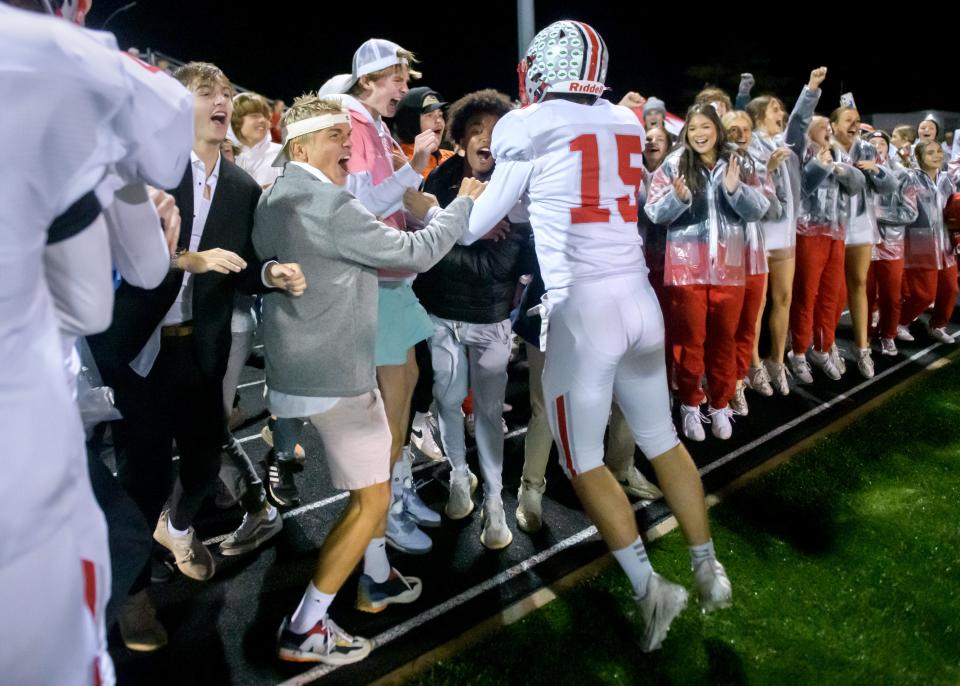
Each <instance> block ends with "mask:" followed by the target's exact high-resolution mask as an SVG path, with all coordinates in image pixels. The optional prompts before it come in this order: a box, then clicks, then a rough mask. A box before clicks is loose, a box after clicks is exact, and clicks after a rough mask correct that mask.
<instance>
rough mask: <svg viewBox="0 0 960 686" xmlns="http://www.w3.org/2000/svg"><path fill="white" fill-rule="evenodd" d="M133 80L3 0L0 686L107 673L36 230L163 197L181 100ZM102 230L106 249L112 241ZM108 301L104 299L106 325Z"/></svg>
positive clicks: (98, 556)
mask: <svg viewBox="0 0 960 686" xmlns="http://www.w3.org/2000/svg"><path fill="white" fill-rule="evenodd" d="M139 71H143V70H142V67H140V66H138V65H137V63H136V62H133V61H132V60H131V58H130V57H129V56H124V55H123V54H121V53H120V52H119V51H118V50H117V46H116V42H115V41H113V39H112V37H111V36H109V34H101V33H96V32H92V31H86V30H83V29H80V28H79V27H77V26H73V25H71V24H69V23H67V22H64V21H62V20H60V19H56V18H53V17H47V16H42V15H38V14H34V13H30V12H25V11H22V10H18V9H13V8H11V7H9V6H7V5H5V4H0V97H3V99H4V102H5V103H6V104H5V107H4V114H3V121H4V123H5V124H6V125H7V126H6V128H7V129H8V131H9V135H7V136H4V138H3V142H2V143H0V156H2V159H3V160H4V164H5V168H6V169H8V171H9V173H8V174H5V175H4V183H3V184H0V273H2V274H3V277H4V282H5V286H4V289H3V291H2V292H0V358H2V359H3V360H4V374H3V377H2V380H0V431H2V432H3V433H4V435H5V436H7V437H8V439H9V441H12V442H11V443H8V445H7V448H6V451H5V462H4V464H5V467H6V474H5V478H4V479H3V480H2V484H0V605H2V606H3V607H4V611H5V615H6V616H8V617H10V618H16V621H15V622H13V621H8V622H6V623H5V627H4V629H3V630H0V673H2V674H3V675H4V676H3V680H4V681H5V682H9V683H18V684H60V683H71V684H81V683H90V684H99V683H103V682H105V681H110V680H111V679H112V668H111V665H110V663H109V658H107V657H106V656H105V654H103V653H102V651H103V648H104V644H103V635H102V611H103V608H104V605H105V603H106V600H107V598H108V596H109V588H110V577H109V556H108V551H107V540H106V527H105V523H104V521H103V515H102V513H101V512H100V510H99V508H98V507H97V505H96V502H95V500H94V499H93V494H92V492H91V489H90V483H89V477H88V475H87V463H86V455H85V451H84V445H83V438H84V437H83V428H82V426H81V423H80V416H79V412H78V410H77V407H76V404H75V403H74V402H73V400H72V398H71V396H70V392H69V390H68V384H67V381H66V376H65V374H64V364H63V353H62V348H61V338H60V334H59V331H58V329H59V326H60V322H59V321H58V319H57V317H56V315H55V312H54V307H53V303H52V299H51V296H50V290H49V288H48V284H47V280H46V278H45V274H44V254H45V249H46V243H47V229H48V228H49V227H50V225H51V224H52V222H53V221H54V219H55V218H57V217H59V216H60V215H62V214H63V213H64V212H65V211H66V210H67V209H68V208H69V207H71V205H73V204H74V203H75V202H76V201H77V200H78V199H80V198H81V197H82V196H84V195H85V194H87V193H89V192H91V191H93V190H94V189H97V196H98V198H99V199H100V204H101V205H104V204H106V203H107V202H109V201H110V200H112V191H111V190H109V189H108V187H107V185H105V183H104V182H105V180H106V179H107V177H108V176H109V175H111V174H115V175H117V176H118V177H119V178H121V179H133V178H144V179H148V180H150V181H151V182H154V183H157V184H159V185H166V186H168V187H169V186H172V185H175V184H176V181H177V180H178V179H179V172H182V167H178V168H177V172H178V173H176V174H173V175H172V176H171V175H165V174H164V173H163V170H165V169H166V168H167V165H168V164H170V163H171V161H172V162H175V163H176V164H178V165H179V164H180V163H181V160H180V153H181V152H182V153H188V152H189V147H190V143H191V141H192V134H193V131H192V124H191V123H190V122H192V108H191V107H190V105H189V99H186V100H183V101H182V104H183V105H185V107H182V108H177V107H171V105H170V103H169V102H168V101H167V100H165V93H164V92H163V91H164V88H163V87H161V89H159V90H157V89H151V88H148V87H144V86H146V85H148V84H149V83H150V82H151V79H152V78H153V77H154V76H157V78H161V77H160V76H159V75H154V74H151V73H149V72H146V71H143V74H142V75H141V74H138V72H139ZM162 78H163V79H165V84H164V85H166V82H170V84H172V85H171V88H172V89H173V91H174V92H175V91H176V90H177V89H180V90H181V91H182V88H181V87H180V86H179V84H176V83H175V82H173V81H172V79H169V77H166V76H163V77H162ZM184 125H185V126H186V130H185V131H183V130H182V129H183V127H184ZM166 134H173V138H172V139H171V137H170V136H169V135H166ZM181 139H182V141H183V142H184V143H185V148H184V147H183V146H180V145H178V143H179V142H180V140H181ZM184 159H185V158H184ZM121 185H124V184H123V183H119V184H117V186H116V187H119V186H121ZM153 228H155V226H154V227H153ZM80 235H82V233H81V234H80ZM99 235H100V236H101V238H102V239H103V240H105V241H106V242H105V243H104V250H108V249H109V245H110V240H111V239H110V236H109V234H108V232H105V231H101V232H100V234H99ZM115 238H118V239H119V238H122V237H115ZM121 243H123V241H122V240H120V241H119V242H118V245H120V244H121ZM106 277H107V278H108V277H109V273H107V274H106ZM111 306H112V302H110V301H109V300H108V301H107V302H105V303H103V304H102V307H103V309H104V310H105V311H106V313H107V314H106V317H105V320H106V321H109V312H110V310H111ZM81 320H84V321H100V322H102V321H103V320H104V318H103V317H98V316H97V314H96V313H95V312H94V313H91V317H90V319H89V320H86V318H85V317H84V318H81ZM51 646H55V651H54V653H51Z"/></svg>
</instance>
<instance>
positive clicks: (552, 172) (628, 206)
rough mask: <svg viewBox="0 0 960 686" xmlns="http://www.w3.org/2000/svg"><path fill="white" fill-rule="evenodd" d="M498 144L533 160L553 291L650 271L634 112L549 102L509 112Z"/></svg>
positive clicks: (545, 268)
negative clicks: (641, 219)
mask: <svg viewBox="0 0 960 686" xmlns="http://www.w3.org/2000/svg"><path fill="white" fill-rule="evenodd" d="M498 134H500V135H499V136H498ZM498 138H499V139H500V140H498ZM498 144H499V145H498ZM493 148H494V155H495V156H496V157H497V159H498V160H499V159H500V157H501V155H504V156H505V159H511V157H512V158H513V159H526V160H527V161H530V162H532V163H533V172H532V175H531V178H530V183H529V186H528V195H529V200H530V208H529V211H530V222H531V224H532V226H533V230H534V234H535V239H536V244H537V256H538V258H539V260H540V267H541V271H542V273H543V278H544V283H545V284H546V286H547V288H548V289H554V288H563V287H566V286H569V285H570V284H572V283H577V282H582V281H590V280H597V279H602V278H605V277H607V276H612V275H617V274H624V273H629V272H641V271H644V270H645V269H646V267H645V264H644V260H643V250H642V241H641V239H640V236H639V234H638V231H637V216H638V207H637V190H638V188H639V186H640V185H641V182H642V179H643V175H644V173H645V172H644V169H643V161H642V153H643V148H644V134H643V128H642V127H641V126H640V123H639V122H638V121H637V119H636V117H635V116H634V115H633V113H632V112H630V111H629V110H628V109H626V108H624V107H619V106H617V105H613V104H611V103H610V102H608V101H606V100H602V99H601V100H598V101H597V103H596V104H595V105H581V104H577V103H574V102H571V101H568V100H562V99H551V100H546V101H544V102H541V103H538V104H536V105H532V106H530V107H528V108H526V109H524V110H519V111H516V112H511V113H510V114H508V115H507V116H506V117H504V118H503V119H502V120H501V121H500V123H498V125H497V130H496V131H495V133H494V142H493ZM498 148H499V149H498Z"/></svg>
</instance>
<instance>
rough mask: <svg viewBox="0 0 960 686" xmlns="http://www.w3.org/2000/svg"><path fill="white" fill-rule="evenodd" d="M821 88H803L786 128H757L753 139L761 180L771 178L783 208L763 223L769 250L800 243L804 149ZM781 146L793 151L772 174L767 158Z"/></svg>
mask: <svg viewBox="0 0 960 686" xmlns="http://www.w3.org/2000/svg"><path fill="white" fill-rule="evenodd" d="M819 100H820V89H819V88H818V89H817V90H815V91H812V90H810V89H809V88H807V87H806V86H804V87H803V90H802V91H801V92H800V97H799V98H797V102H796V104H795V105H794V106H793V111H792V112H790V118H789V119H788V120H787V126H786V129H785V130H784V131H783V132H782V133H778V134H776V135H774V136H771V135H770V134H768V133H767V132H765V131H763V130H761V129H757V130H755V131H754V132H753V139H752V140H751V141H750V154H751V155H752V156H753V157H754V159H756V161H757V166H758V172H759V174H760V178H761V180H762V181H766V180H767V179H770V180H772V182H773V186H774V189H775V190H776V195H777V199H778V200H779V201H780V204H781V205H782V206H783V211H782V212H781V213H780V215H779V216H778V217H776V218H767V219H764V220H763V221H762V222H761V223H760V228H761V230H762V231H763V237H764V241H765V243H766V246H767V250H784V249H788V248H789V249H792V248H793V247H794V246H795V245H796V243H797V235H796V227H797V215H798V213H799V211H800V202H801V179H802V164H801V160H802V158H803V153H804V149H805V148H806V146H807V129H809V128H810V122H811V120H812V119H813V115H814V111H815V110H816V107H817V102H819ZM779 147H787V148H789V149H790V152H791V153H792V154H791V155H790V156H789V157H788V158H787V159H786V160H785V161H784V162H783V163H782V164H781V165H780V166H779V167H778V168H777V169H776V170H774V172H773V173H772V174H768V173H767V161H768V160H769V159H770V155H771V154H772V153H773V151H774V150H776V149H777V148H779Z"/></svg>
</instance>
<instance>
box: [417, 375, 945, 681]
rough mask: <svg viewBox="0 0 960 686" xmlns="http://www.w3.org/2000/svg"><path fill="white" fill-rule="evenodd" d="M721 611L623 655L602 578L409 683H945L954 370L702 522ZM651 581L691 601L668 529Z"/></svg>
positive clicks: (630, 641) (655, 552) (624, 597)
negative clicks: (718, 575) (714, 563)
mask: <svg viewBox="0 0 960 686" xmlns="http://www.w3.org/2000/svg"><path fill="white" fill-rule="evenodd" d="M711 520H712V522H713V530H714V540H715V542H716V545H717V550H718V554H719V557H720V559H721V560H722V561H723V562H724V564H725V565H726V567H727V571H728V573H729V575H730V578H731V580H732V582H733V587H734V601H735V604H734V607H733V608H732V609H730V610H726V611H722V612H719V613H715V614H712V615H708V616H703V615H701V614H700V612H699V609H698V608H697V606H696V603H695V601H694V595H695V594H694V592H691V603H690V606H688V608H687V610H686V611H685V612H684V614H683V615H681V616H680V618H678V620H677V621H676V622H674V625H673V628H672V629H671V631H670V635H669V636H668V637H667V640H666V641H665V643H664V646H663V649H662V650H660V651H659V652H657V653H653V654H651V655H644V654H643V653H641V652H640V651H639V650H638V649H637V648H636V645H637V642H638V637H639V635H640V631H639V618H638V616H637V614H636V611H635V604H634V602H633V601H632V599H631V593H630V588H629V585H628V584H627V582H626V579H625V578H624V577H623V576H622V574H621V573H620V571H619V569H618V568H616V567H615V566H611V567H610V568H609V569H608V571H606V572H604V573H602V574H600V575H599V576H597V577H596V578H593V579H590V580H589V581H587V582H586V583H583V584H581V585H579V586H577V587H576V588H575V589H573V590H572V591H570V592H568V593H564V594H563V595H561V596H560V597H559V598H558V599H557V600H555V601H554V602H552V603H550V604H549V605H548V606H546V607H545V608H543V609H541V610H539V611H537V612H535V613H533V614H531V615H529V616H527V617H526V618H525V619H523V620H522V621H520V622H518V623H516V624H513V625H511V626H509V627H507V628H505V629H503V630H502V631H500V632H498V633H497V634H496V635H494V636H493V637H490V638H487V639H485V640H484V641H483V642H482V643H480V644H477V645H474V646H473V647H471V648H469V649H467V650H466V651H464V652H463V653H460V654H458V655H457V656H456V657H454V658H451V659H448V660H445V661H443V662H440V663H438V664H436V665H434V666H433V667H431V668H429V669H428V670H427V671H425V672H422V673H421V674H419V675H417V676H416V677H415V678H413V679H412V680H411V681H410V682H409V683H413V684H424V685H426V684H457V685H458V686H466V685H468V684H553V685H559V684H648V683H649V684H788V685H789V686H799V685H801V684H817V686H824V685H826V684H870V685H879V684H896V685H899V684H922V685H923V686H935V685H938V684H950V685H957V684H960V364H957V363H954V364H950V365H948V366H947V367H945V368H943V369H940V370H938V371H936V372H935V373H934V374H932V375H930V376H928V377H926V378H925V379H923V380H921V381H920V382H918V383H916V384H914V385H913V386H912V388H911V389H910V390H908V391H907V392H904V393H902V394H899V395H897V396H895V397H894V398H892V399H891V400H890V401H888V402H886V403H885V404H884V405H883V406H882V407H880V408H879V409H877V410H875V411H874V412H872V413H870V414H868V415H867V416H865V417H864V418H862V419H860V420H858V421H857V422H855V423H853V424H852V425H851V426H849V427H848V428H846V429H845V430H843V431H842V432H840V433H837V434H833V435H831V436H828V437H826V438H824V439H823V440H821V441H820V442H819V443H818V444H817V445H815V446H814V447H813V448H811V449H810V450H807V451H805V452H803V453H801V454H799V455H797V456H795V457H794V458H793V460H792V461H790V462H789V463H788V464H785V465H783V466H781V467H780V468H778V469H777V470H775V471H773V472H772V473H770V474H767V475H766V476H764V477H762V478H760V479H758V480H756V481H754V482H752V483H751V484H750V485H749V486H748V487H746V488H744V489H743V490H740V491H738V492H737V493H736V494H734V495H732V496H730V497H729V498H727V499H726V500H725V501H724V502H723V503H722V504H720V505H719V506H717V507H715V508H713V509H712V510H711ZM650 548H651V559H652V561H653V564H654V567H655V568H656V569H657V571H659V572H661V573H662V574H664V575H665V576H668V577H669V578H671V579H674V580H679V581H680V582H681V583H683V584H685V585H686V586H687V587H688V588H689V589H691V591H692V588H693V581H692V576H691V574H690V569H689V556H688V553H687V549H686V546H685V544H684V542H683V540H682V538H681V537H680V535H679V532H676V531H675V532H673V533H671V534H669V535H668V536H666V537H664V538H662V539H660V540H658V541H656V542H655V543H653V544H652V545H651V546H650Z"/></svg>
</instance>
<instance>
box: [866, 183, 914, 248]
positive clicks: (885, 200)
mask: <svg viewBox="0 0 960 686" xmlns="http://www.w3.org/2000/svg"><path fill="white" fill-rule="evenodd" d="M888 170H889V171H890V172H891V173H892V174H893V176H894V177H895V178H896V180H897V189H896V190H895V191H893V192H890V193H876V194H874V196H873V211H874V214H875V215H876V217H877V226H878V228H879V230H880V242H879V243H877V244H876V245H874V246H873V251H872V253H871V256H870V259H871V260H902V259H903V236H904V233H905V231H906V227H907V225H908V224H912V223H913V222H915V221H916V220H917V185H916V182H915V181H914V179H913V175H912V174H910V173H909V171H907V170H905V169H903V168H901V169H899V170H897V169H888Z"/></svg>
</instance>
